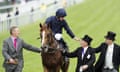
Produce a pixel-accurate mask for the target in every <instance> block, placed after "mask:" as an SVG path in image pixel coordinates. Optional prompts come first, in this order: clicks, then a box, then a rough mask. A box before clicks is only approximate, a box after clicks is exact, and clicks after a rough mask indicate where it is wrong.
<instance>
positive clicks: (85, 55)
mask: <svg viewBox="0 0 120 72" xmlns="http://www.w3.org/2000/svg"><path fill="white" fill-rule="evenodd" d="M91 41H92V38H91V37H89V36H88V35H85V36H84V38H82V40H81V41H80V45H81V47H78V48H77V49H76V50H75V51H74V52H71V53H68V52H65V53H64V54H63V55H65V56H67V57H70V58H74V57H77V58H78V59H77V60H78V62H77V68H76V72H95V71H94V66H93V64H94V62H95V55H94V51H93V49H92V48H91V47H90V44H91Z"/></svg>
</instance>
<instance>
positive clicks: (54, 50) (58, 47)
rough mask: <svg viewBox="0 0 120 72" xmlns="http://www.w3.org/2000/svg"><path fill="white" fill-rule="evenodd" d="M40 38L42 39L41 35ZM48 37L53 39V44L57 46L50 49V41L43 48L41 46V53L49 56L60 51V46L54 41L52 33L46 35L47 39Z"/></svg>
mask: <svg viewBox="0 0 120 72" xmlns="http://www.w3.org/2000/svg"><path fill="white" fill-rule="evenodd" d="M40 36H41V39H42V35H40ZM49 36H51V37H53V39H54V40H55V44H56V45H57V47H56V48H53V47H51V46H50V44H51V42H50V40H48V43H47V44H46V45H45V46H41V49H42V52H43V53H50V54H52V53H56V51H58V50H60V45H59V44H58V42H57V41H56V39H55V37H54V34H53V33H52V35H48V37H49Z"/></svg>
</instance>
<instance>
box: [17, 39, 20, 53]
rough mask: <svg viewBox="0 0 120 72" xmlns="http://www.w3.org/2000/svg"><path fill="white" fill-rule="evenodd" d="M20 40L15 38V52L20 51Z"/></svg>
mask: <svg viewBox="0 0 120 72" xmlns="http://www.w3.org/2000/svg"><path fill="white" fill-rule="evenodd" d="M19 45H20V38H17V47H16V49H17V51H19V49H20V46H19Z"/></svg>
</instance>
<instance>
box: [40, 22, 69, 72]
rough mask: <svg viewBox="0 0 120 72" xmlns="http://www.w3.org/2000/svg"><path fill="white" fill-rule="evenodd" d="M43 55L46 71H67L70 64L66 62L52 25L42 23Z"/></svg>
mask: <svg viewBox="0 0 120 72" xmlns="http://www.w3.org/2000/svg"><path fill="white" fill-rule="evenodd" d="M39 26H40V38H41V44H42V45H41V48H42V52H41V57H42V64H43V68H44V72H60V70H61V71H62V72H67V71H68V66H69V64H65V63H64V57H63V56H62V52H61V49H60V46H59V44H58V42H57V41H56V39H55V37H54V34H53V33H52V30H51V29H50V25H49V24H48V25H47V24H43V25H42V24H41V23H40V25H39Z"/></svg>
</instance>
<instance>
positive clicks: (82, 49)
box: [82, 48, 84, 58]
mask: <svg viewBox="0 0 120 72" xmlns="http://www.w3.org/2000/svg"><path fill="white" fill-rule="evenodd" d="M83 57H84V48H82V58H83Z"/></svg>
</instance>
